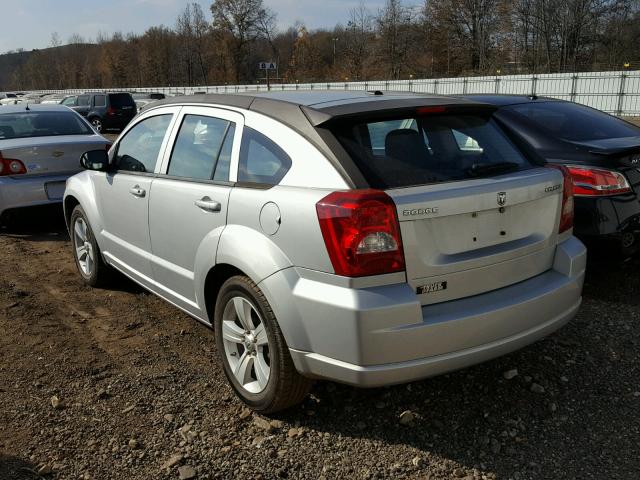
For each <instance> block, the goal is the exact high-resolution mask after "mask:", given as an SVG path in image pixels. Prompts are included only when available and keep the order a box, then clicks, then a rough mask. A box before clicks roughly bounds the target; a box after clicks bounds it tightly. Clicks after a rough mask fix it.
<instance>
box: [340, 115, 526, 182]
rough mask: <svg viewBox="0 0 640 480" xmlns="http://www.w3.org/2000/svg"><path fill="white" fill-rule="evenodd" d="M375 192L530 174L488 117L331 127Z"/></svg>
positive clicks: (348, 122) (430, 118)
mask: <svg viewBox="0 0 640 480" xmlns="http://www.w3.org/2000/svg"><path fill="white" fill-rule="evenodd" d="M329 128H330V129H331V130H332V131H333V133H334V135H335V136H336V137H337V138H338V140H339V141H340V143H341V144H342V145H343V146H344V147H345V149H346V150H347V152H348V153H349V154H350V155H351V156H352V158H353V160H354V162H355V163H356V164H357V166H358V167H359V168H360V170H361V171H362V173H363V175H364V176H365V178H366V179H367V181H368V182H369V184H370V185H371V186H372V187H375V188H382V189H387V188H399V187H407V186H412V185H424V184H429V183H438V182H448V181H455V180H464V179H470V178H478V177H485V176H492V175H498V174H503V173H508V172H512V171H517V170H522V169H525V168H531V167H532V165H531V163H530V162H529V161H528V160H527V158H526V157H525V156H524V155H523V154H522V152H521V151H520V150H519V149H518V148H517V147H516V146H515V145H514V144H513V143H512V142H511V141H510V140H509V138H508V137H507V136H506V135H505V133H504V132H503V131H502V130H501V128H500V127H499V126H498V125H497V124H496V123H495V121H494V120H493V119H492V118H491V116H489V115H488V114H485V113H478V114H472V113H458V114H452V113H451V114H449V113H443V114H440V113H438V114H428V115H415V114H413V115H406V116H401V117H400V118H391V119H385V120H384V121H376V120H368V119H367V118H365V117H363V118H361V119H360V120H358V119H349V120H344V121H337V122H335V123H334V124H333V125H331V126H329Z"/></svg>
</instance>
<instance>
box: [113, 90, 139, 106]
mask: <svg viewBox="0 0 640 480" xmlns="http://www.w3.org/2000/svg"><path fill="white" fill-rule="evenodd" d="M109 103H110V104H111V106H112V107H113V108H122V107H133V108H135V106H136V104H135V102H134V101H133V98H132V97H131V95H130V94H129V93H111V94H109Z"/></svg>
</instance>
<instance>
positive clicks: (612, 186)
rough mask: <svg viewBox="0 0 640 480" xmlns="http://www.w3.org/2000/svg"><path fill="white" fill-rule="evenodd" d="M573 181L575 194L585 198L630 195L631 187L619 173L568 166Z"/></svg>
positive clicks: (602, 169)
mask: <svg viewBox="0 0 640 480" xmlns="http://www.w3.org/2000/svg"><path fill="white" fill-rule="evenodd" d="M567 169H568V170H569V173H570V174H571V178H572V179H573V194H574V195H579V196H585V197H599V196H603V195H617V194H620V193H628V192H630V191H631V186H630V185H629V182H627V179H626V178H625V177H624V175H622V174H621V173H619V172H616V171H614V170H607V169H604V168H596V167H582V166H576V165H567Z"/></svg>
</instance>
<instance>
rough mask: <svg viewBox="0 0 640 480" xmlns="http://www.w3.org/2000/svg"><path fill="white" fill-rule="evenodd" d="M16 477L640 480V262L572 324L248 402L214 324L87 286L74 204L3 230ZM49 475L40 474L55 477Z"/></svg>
mask: <svg viewBox="0 0 640 480" xmlns="http://www.w3.org/2000/svg"><path fill="white" fill-rule="evenodd" d="M0 251H1V252H2V254H1V255H0V404H1V405H2V408H1V409H0V478H1V479H35V478H39V477H40V475H41V476H43V477H46V478H56V479H100V480H101V479H112V478H119V479H149V478H154V479H165V478H167V479H179V478H182V479H187V478H197V479H213V478H220V479H227V478H229V479H235V478H242V479H259V478H262V479H271V478H293V479H302V478H305V479H306V478H313V479H321V478H324V479H343V478H349V479H373V478H410V479H445V478H465V479H467V480H471V479H481V478H482V479H494V478H504V479H509V478H512V479H558V478H562V479H602V478H607V479H618V478H619V479H630V478H638V475H639V472H640V446H639V442H638V440H639V439H640V385H639V384H638V383H639V382H638V379H639V378H640V377H639V374H640V371H639V367H640V355H639V354H638V347H639V341H640V333H639V329H638V328H637V323H638V319H639V316H640V305H639V304H640V300H639V297H638V295H637V292H638V291H639V290H640V275H639V274H638V267H639V266H640V261H638V260H632V261H627V262H622V263H620V262H611V261H604V260H601V261H598V262H594V261H593V259H592V263H591V265H590V267H589V273H588V278H587V282H586V287H585V298H584V304H583V307H582V309H581V311H580V313H579V315H578V316H577V318H576V319H575V320H574V321H572V322H571V323H570V324H569V325H568V326H566V327H565V328H563V329H562V330H560V331H559V332H558V333H557V334H555V335H553V336H551V337H549V338H548V339H546V340H543V341H541V342H538V343H536V344H534V345H532V346H530V347H528V348H525V349H524V350H522V351H519V352H517V353H514V354H512V355H509V356H507V357H503V358H500V359H497V360H494V361H491V362H487V363H485V364H482V365H479V366H476V367H473V368H468V369H465V370H462V371H459V372H455V373H452V374H449V375H444V376H440V377H437V378H433V379H428V380H424V381H421V382H416V383H413V384H410V385H403V386H396V387H391V388H380V389H374V390H359V389H354V388H349V387H346V386H342V385H337V384H334V383H328V382H319V383H317V384H316V386H315V387H314V389H313V391H312V394H311V395H310V396H309V397H308V398H307V400H306V401H305V402H304V404H303V405H301V406H300V407H296V408H294V409H292V410H290V411H288V412H286V413H284V414H281V415H280V416H278V417H276V418H271V419H269V418H264V417H260V416H257V415H252V414H251V413H250V412H249V411H248V410H246V409H245V408H244V407H243V405H242V404H241V403H240V402H239V401H238V400H236V398H235V397H234V395H233V393H232V391H231V389H230V388H229V387H228V386H227V383H226V380H225V378H224V374H223V373H222V370H221V368H219V366H218V364H217V363H216V360H215V348H216V347H215V343H214V338H213V334H212V332H211V331H210V330H209V329H207V328H206V327H204V326H202V325H201V324H199V323H197V322H196V321H194V320H192V319H191V318H189V317H188V316H186V315H185V314H183V313H181V312H180V311H178V310H177V309H175V308H174V307H172V306H170V305H169V304H167V303H165V302H163V301H161V300H160V299H158V298H156V297H155V296H153V295H150V294H148V293H146V292H145V291H144V290H142V289H141V288H139V287H137V286H136V285H134V284H132V283H131V282H129V281H128V280H126V279H125V278H118V279H117V281H115V282H114V284H113V286H112V287H110V288H109V289H105V290H94V289H90V288H86V287H84V286H82V285H81V284H80V282H79V280H78V277H77V274H76V272H75V266H74V264H73V260H72V256H71V249H70V244H69V240H68V236H67V234H66V232H65V231H64V227H63V222H62V219H61V216H60V215H59V213H58V210H57V209H56V210H55V211H54V212H53V213H52V212H51V211H46V212H44V213H42V214H40V215H38V216H35V217H31V220H30V223H26V224H23V225H19V226H17V227H14V228H13V229H11V230H7V229H4V230H0ZM38 472H40V474H38Z"/></svg>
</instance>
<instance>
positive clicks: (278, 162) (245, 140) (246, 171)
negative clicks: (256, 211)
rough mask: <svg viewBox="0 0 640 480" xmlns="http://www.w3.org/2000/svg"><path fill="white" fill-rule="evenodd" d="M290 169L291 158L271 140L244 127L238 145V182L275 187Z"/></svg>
mask: <svg viewBox="0 0 640 480" xmlns="http://www.w3.org/2000/svg"><path fill="white" fill-rule="evenodd" d="M290 168H291V158H290V157H289V155H287V154H286V153H285V151H284V150H282V148H280V147H279V146H278V145H276V144H275V142H274V141H273V140H271V139H270V138H268V137H266V136H265V135H263V134H261V133H260V132H258V131H256V130H254V129H252V128H249V127H245V128H244V131H243V134H242V143H241V145H240V162H239V165H238V181H239V182H250V183H263V184H268V185H277V184H278V183H279V182H280V180H282V178H283V177H284V176H285V175H286V173H287V172H288V171H289V169H290Z"/></svg>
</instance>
